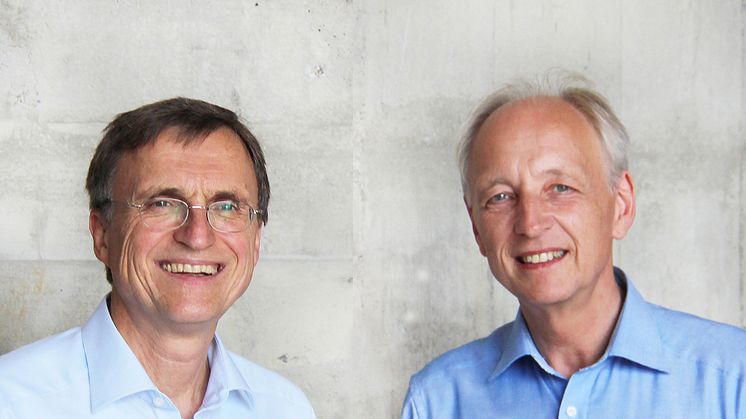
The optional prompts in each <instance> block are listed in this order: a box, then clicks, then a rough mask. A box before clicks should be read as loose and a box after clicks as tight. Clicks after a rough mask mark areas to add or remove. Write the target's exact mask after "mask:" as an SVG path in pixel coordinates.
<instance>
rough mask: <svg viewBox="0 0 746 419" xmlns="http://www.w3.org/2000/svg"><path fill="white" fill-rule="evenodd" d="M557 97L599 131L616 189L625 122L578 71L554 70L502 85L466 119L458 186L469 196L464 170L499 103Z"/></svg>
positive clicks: (624, 143) (623, 165)
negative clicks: (540, 76)
mask: <svg viewBox="0 0 746 419" xmlns="http://www.w3.org/2000/svg"><path fill="white" fill-rule="evenodd" d="M541 97H550V98H559V99H562V100H563V101H565V102H567V103H568V104H570V105H571V106H572V107H574V108H575V109H577V110H578V111H579V112H580V113H582V114H583V115H584V116H585V117H586V119H587V120H588V122H589V123H590V124H591V126H593V129H594V130H595V131H596V134H598V137H599V139H600V140H601V144H602V145H603V149H604V151H605V155H606V159H607V162H606V163H607V166H608V170H609V176H608V181H609V187H610V189H611V190H614V189H616V183H617V181H618V180H619V177H620V176H621V175H622V173H624V171H626V170H627V150H628V148H629V136H628V135H627V130H626V129H625V128H624V125H622V123H621V122H620V121H619V118H617V116H616V115H615V114H614V111H613V110H612V109H611V106H609V103H608V101H607V100H606V98H604V96H603V95H601V94H600V93H598V92H597V91H595V90H593V88H592V87H591V83H590V81H588V80H587V79H586V78H584V77H583V76H581V75H579V74H577V73H571V72H566V71H559V70H554V71H550V72H548V73H547V74H546V75H545V76H544V78H543V79H537V80H535V81H534V80H527V79H521V80H517V81H514V82H512V83H509V84H506V85H504V86H503V87H502V88H500V89H499V90H497V91H496V92H495V93H493V94H491V95H490V96H488V97H487V98H486V99H484V100H483V101H482V102H481V103H480V104H479V105H478V106H477V107H476V109H475V111H474V112H473V113H472V116H471V118H470V119H469V121H468V122H467V125H466V129H465V130H464V134H463V137H462V138H461V142H460V144H459V147H458V161H459V169H460V171H461V188H462V190H463V193H464V197H467V199H468V187H469V185H468V183H467V180H466V173H467V171H468V169H469V158H470V157H471V150H472V147H473V144H474V139H475V138H476V136H477V134H478V133H479V130H480V129H481V128H482V125H483V124H484V122H485V121H486V120H487V118H489V117H490V115H492V114H493V113H495V112H496V111H497V110H498V109H500V108H501V107H503V106H505V105H507V104H509V103H511V102H515V101H518V100H523V99H532V98H541Z"/></svg>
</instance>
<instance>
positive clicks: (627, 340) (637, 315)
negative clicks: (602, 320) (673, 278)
mask: <svg viewBox="0 0 746 419" xmlns="http://www.w3.org/2000/svg"><path fill="white" fill-rule="evenodd" d="M614 277H615V279H616V280H617V283H618V284H619V285H620V287H626V289H627V295H626V297H625V299H624V306H623V307H622V313H621V315H620V316H619V320H618V321H617V325H616V330H615V331H614V334H613V335H612V337H611V342H610V344H609V348H608V350H607V351H606V355H605V357H611V356H613V357H618V358H624V359H627V360H629V361H632V362H634V363H637V364H640V365H643V366H645V367H648V368H651V369H654V370H658V371H661V372H669V371H670V370H671V362H670V359H669V357H668V356H666V352H665V350H664V346H663V342H662V339H661V332H660V326H659V324H658V322H657V321H656V319H657V317H656V314H655V306H653V305H652V304H650V303H648V302H647V301H645V300H644V299H643V298H642V296H641V295H640V293H639V292H638V291H637V289H636V288H635V287H634V285H632V281H630V280H629V279H627V276H626V275H625V273H624V272H623V271H622V270H621V269H619V268H614Z"/></svg>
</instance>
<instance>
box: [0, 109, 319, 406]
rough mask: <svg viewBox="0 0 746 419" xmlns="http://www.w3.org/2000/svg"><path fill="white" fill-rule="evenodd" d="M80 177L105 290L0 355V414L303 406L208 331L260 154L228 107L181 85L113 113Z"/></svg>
mask: <svg viewBox="0 0 746 419" xmlns="http://www.w3.org/2000/svg"><path fill="white" fill-rule="evenodd" d="M86 189H87V190H88V194H89V196H90V215H89V229H90V231H91V236H92V238H93V251H94V253H95V254H96V257H97V258H98V259H99V260H100V261H101V262H102V263H103V264H104V266H105V267H106V276H107V279H108V281H109V282H110V283H111V284H112V290H111V293H109V294H108V295H107V296H106V297H104V298H103V299H102V301H101V303H100V304H99V306H98V309H97V310H96V311H95V312H94V314H93V315H92V316H91V318H90V320H89V321H88V322H87V323H86V324H85V325H83V326H82V327H78V328H74V329H71V330H68V331H67V332H64V333H61V334H59V335H56V336H52V337H50V338H47V339H44V340H41V341H39V342H36V343H32V344H30V345H27V346H25V347H23V348H21V349H18V350H16V351H14V352H11V353H9V354H6V355H3V356H2V357H0V418H18V419H20V418H24V419H38V418H75V419H81V418H107V419H116V418H121V419H132V418H173V419H181V418H195V419H198V418H205V419H206V418H275V419H314V417H315V416H314V413H313V409H312V408H311V405H310V404H309V402H308V400H307V399H306V396H305V395H304V394H303V392H302V391H301V390H300V389H298V388H297V387H296V386H295V385H293V384H292V383H290V382H289V381H287V380H286V379H284V378H283V377H281V376H279V375H278V374H275V373H273V372H271V371H269V370H266V369H264V368H262V367H260V366H258V365H256V364H254V363H252V362H250V361H248V360H246V359H244V358H242V357H240V356H238V355H236V354H234V353H232V352H230V351H228V350H227V349H226V348H225V346H223V343H222V341H221V340H220V339H219V338H218V336H217V335H216V334H215V330H216V328H217V325H218V320H219V319H220V318H221V316H222V315H223V314H224V313H225V312H226V311H227V310H228V309H229V308H230V307H231V305H233V303H234V302H235V301H236V299H238V298H239V297H240V296H241V295H242V294H243V293H244V291H245V290H246V288H247V287H248V286H249V283H250V282H251V277H252V273H253V270H254V266H255V265H256V263H257V260H258V259H259V242H260V239H261V233H262V227H263V225H264V224H266V222H267V205H268V203H269V180H268V178H267V171H266V168H265V162H264V155H263V153H262V149H261V147H260V146H259V142H258V141H257V140H256V138H255V137H254V135H253V134H251V132H250V131H249V130H248V129H247V128H246V126H245V125H244V124H243V123H242V122H240V120H239V119H238V116H237V115H236V114H235V113H233V112H232V111H230V110H228V109H224V108H221V107H219V106H215V105H212V104H210V103H207V102H203V101H200V100H195V99H186V98H174V99H169V100H164V101H161V102H156V103H152V104H149V105H145V106H142V107H140V108H138V109H135V110H133V111H129V112H125V113H123V114H120V115H118V116H117V117H116V118H115V119H114V120H113V121H112V122H111V123H110V124H109V125H108V126H107V127H106V129H105V131H104V137H103V139H102V140H101V142H100V143H99V145H98V147H97V148H96V152H95V154H94V156H93V159H92V160H91V164H90V167H89V169H88V178H87V180H86Z"/></svg>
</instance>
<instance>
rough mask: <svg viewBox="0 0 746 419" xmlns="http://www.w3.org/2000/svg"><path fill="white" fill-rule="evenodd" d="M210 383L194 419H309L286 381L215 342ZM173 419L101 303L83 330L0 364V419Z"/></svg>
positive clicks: (305, 403) (300, 397)
mask: <svg viewBox="0 0 746 419" xmlns="http://www.w3.org/2000/svg"><path fill="white" fill-rule="evenodd" d="M208 360H209V363H210V378H209V381H208V384H207V391H206V392H205V397H204V400H203V404H202V407H201V408H200V409H199V411H198V412H197V413H196V414H195V415H194V418H195V419H207V418H222V419H224V418H261V419H268V418H271V419H280V418H282V419H313V418H315V416H314V413H313V409H312V408H311V405H310V404H309V402H308V400H307V399H306V396H305V395H304V394H303V392H301V390H300V389H298V388H297V387H296V386H295V385H293V384H292V383H290V382H289V381H288V380H286V379H284V378H283V377H281V376H279V375H278V374H276V373H273V372H271V371H269V370H266V369H264V368H262V367H260V366H258V365H256V364H254V363H252V362H250V361H247V360H246V359H244V358H241V357H239V356H237V355H235V354H233V353H231V352H229V351H228V350H226V349H225V347H224V346H223V343H222V342H221V341H220V339H219V338H218V337H217V336H215V339H214V340H213V343H212V345H211V346H210V349H209V351H208ZM10 418H17V419H21V418H23V419H40V418H45V419H46V418H75V419H84V418H107V419H109V418H110V419H118V418H121V419H133V418H138V419H140V418H159V419H160V418H164V419H165V418H173V419H181V415H180V414H179V411H178V409H177V408H176V406H175V405H174V404H173V403H172V402H171V400H170V399H169V398H168V396H166V395H165V394H163V393H162V392H160V391H159V390H158V389H157V388H156V387H155V385H154V384H153V382H152V381H151V380H150V378H149V377H148V375H147V373H146V372H145V370H144V369H143V367H142V365H141V364H140V362H139V361H138V360H137V358H136V357H135V355H134V354H133V353H132V350H130V348H129V346H127V344H126V343H125V341H124V339H123V338H122V336H121V335H120V334H119V332H118V331H117V329H116V327H115V326H114V323H113V322H112V320H111V317H110V316H109V310H108V309H107V305H106V300H105V299H104V301H102V302H101V304H100V305H99V307H98V309H97V310H96V312H95V313H94V314H93V316H92V317H91V319H90V320H89V321H88V323H86V324H85V325H84V326H83V327H82V328H80V327H78V328H74V329H70V330H68V331H66V332H63V333H61V334H58V335H55V336H51V337H48V338H46V339H43V340H40V341H38V342H35V343H32V344H30V345H27V346H25V347H23V348H20V349H18V350H16V351H13V352H11V353H8V354H6V355H3V356H0V419H10Z"/></svg>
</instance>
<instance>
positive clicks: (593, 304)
mask: <svg viewBox="0 0 746 419" xmlns="http://www.w3.org/2000/svg"><path fill="white" fill-rule="evenodd" d="M622 302H623V299H622V292H621V290H620V289H619V286H618V285H617V284H616V281H615V280H614V274H613V272H612V273H611V274H610V275H608V276H605V277H603V278H601V279H600V280H599V281H598V283H597V284H596V286H595V287H594V288H593V289H592V290H591V291H590V292H589V293H588V296H587V297H586V298H584V299H583V301H573V302H567V303H565V304H558V305H556V306H552V307H531V306H528V305H524V304H521V313H522V314H523V317H524V319H525V320H526V324H527V326H528V329H529V331H530V332H531V336H532V337H533V340H534V343H535V344H536V346H537V348H538V349H539V352H540V353H541V355H542V356H543V357H544V359H546V360H547V362H548V363H549V365H551V366H552V368H554V369H555V370H556V371H557V372H559V373H560V374H562V376H564V377H565V378H569V377H570V376H572V375H573V374H574V373H575V372H577V371H578V370H580V369H582V368H585V367H587V366H589V365H592V364H593V363H595V362H596V361H598V360H599V359H600V358H601V357H602V356H603V354H604V353H605V351H606V348H607V347H608V345H609V341H610V340H611V335H612V333H613V332H614V327H615V326H616V323H617V320H618V318H619V314H620V313H621V309H622Z"/></svg>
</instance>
